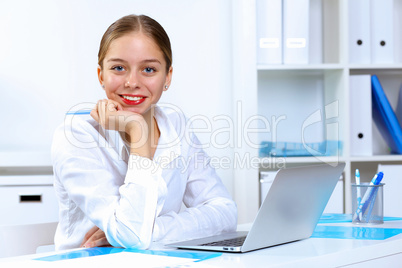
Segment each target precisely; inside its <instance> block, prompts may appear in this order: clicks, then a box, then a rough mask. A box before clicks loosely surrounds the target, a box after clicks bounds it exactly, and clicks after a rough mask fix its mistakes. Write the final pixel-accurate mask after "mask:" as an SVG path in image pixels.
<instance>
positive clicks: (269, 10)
mask: <svg viewBox="0 0 402 268" xmlns="http://www.w3.org/2000/svg"><path fill="white" fill-rule="evenodd" d="M256 6H257V64H282V0H257V5H256Z"/></svg>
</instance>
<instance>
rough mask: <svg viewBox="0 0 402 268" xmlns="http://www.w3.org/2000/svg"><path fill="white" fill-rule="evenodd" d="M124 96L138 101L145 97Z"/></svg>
mask: <svg viewBox="0 0 402 268" xmlns="http://www.w3.org/2000/svg"><path fill="white" fill-rule="evenodd" d="M123 98H125V99H126V100H131V101H138V100H142V99H143V98H144V97H130V96H124V95H123Z"/></svg>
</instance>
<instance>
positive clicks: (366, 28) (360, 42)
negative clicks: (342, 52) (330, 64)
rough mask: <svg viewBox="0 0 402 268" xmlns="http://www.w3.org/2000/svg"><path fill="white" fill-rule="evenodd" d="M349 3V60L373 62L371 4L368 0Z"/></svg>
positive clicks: (352, 61) (364, 62) (355, 0)
mask: <svg viewBox="0 0 402 268" xmlns="http://www.w3.org/2000/svg"><path fill="white" fill-rule="evenodd" d="M348 4H349V62H350V63H357V64H362V63H363V64H369V63H370V62H371V56H370V55H371V38H370V5H368V4H367V0H354V1H348Z"/></svg>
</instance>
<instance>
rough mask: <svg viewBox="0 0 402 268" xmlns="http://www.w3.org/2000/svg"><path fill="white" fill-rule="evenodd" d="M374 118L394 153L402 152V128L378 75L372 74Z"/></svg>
mask: <svg viewBox="0 0 402 268" xmlns="http://www.w3.org/2000/svg"><path fill="white" fill-rule="evenodd" d="M371 90H372V93H373V94H372V101H373V119H374V122H375V124H376V125H377V128H378V130H379V131H380V132H381V135H382V137H383V138H384V140H385V141H386V143H387V144H388V146H389V147H390V149H391V153H392V154H402V129H401V126H400V125H399V122H398V119H397V117H396V115H395V112H394V110H393V109H392V107H391V105H390V103H389V101H388V99H387V96H386V95H385V93H384V90H383V89H382V86H381V83H380V81H379V80H378V77H377V76H376V75H373V76H371Z"/></svg>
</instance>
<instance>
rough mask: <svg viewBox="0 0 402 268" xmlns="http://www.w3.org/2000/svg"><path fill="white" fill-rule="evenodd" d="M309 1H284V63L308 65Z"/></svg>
mask: <svg viewBox="0 0 402 268" xmlns="http://www.w3.org/2000/svg"><path fill="white" fill-rule="evenodd" d="M309 7H310V5H309V0H283V40H284V42H283V44H284V50H283V62H284V63H285V64H308V59H309V53H308V51H309V49H308V48H309Z"/></svg>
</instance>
